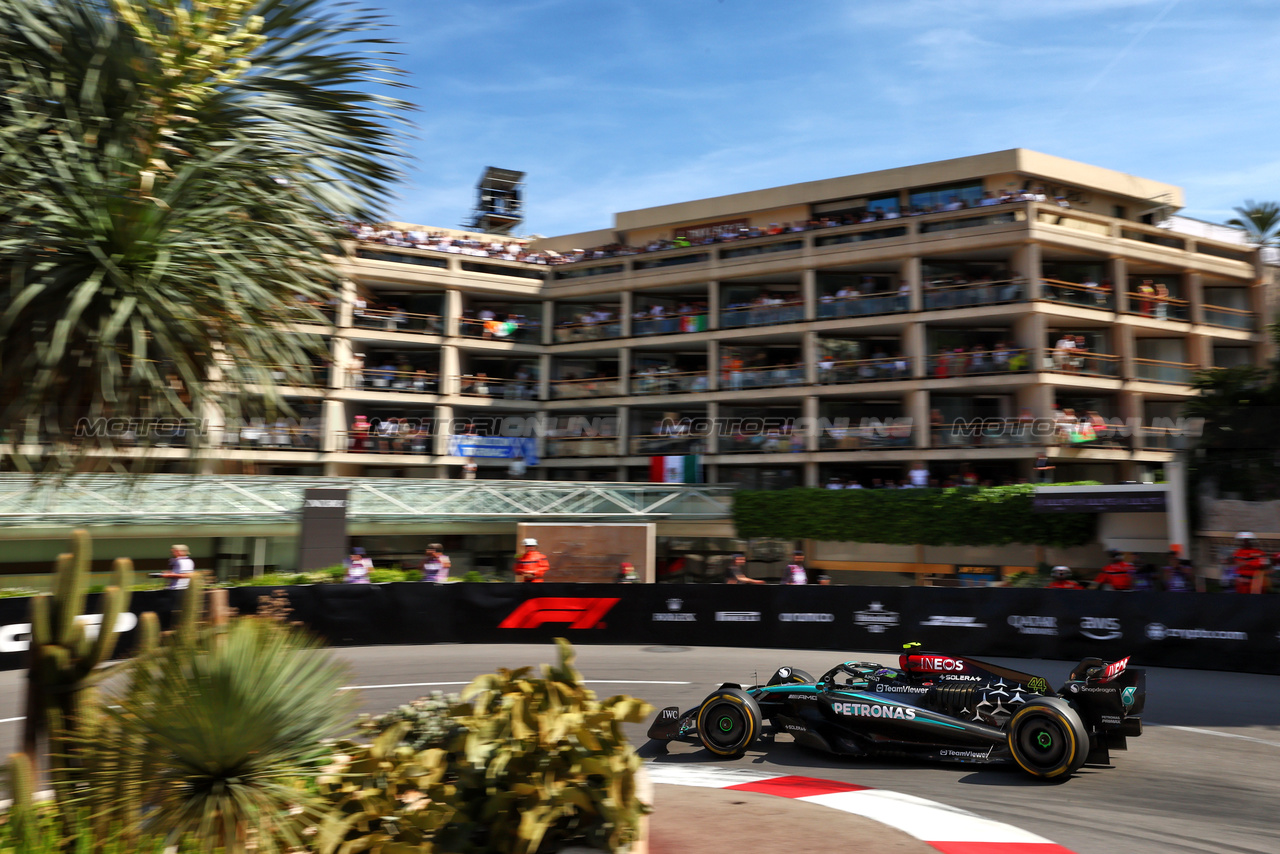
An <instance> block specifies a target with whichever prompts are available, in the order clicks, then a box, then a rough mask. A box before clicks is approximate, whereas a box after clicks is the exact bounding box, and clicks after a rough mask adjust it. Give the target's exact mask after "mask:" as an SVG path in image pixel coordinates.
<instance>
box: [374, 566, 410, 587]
mask: <svg viewBox="0 0 1280 854" xmlns="http://www.w3.org/2000/svg"><path fill="white" fill-rule="evenodd" d="M369 580H370V581H372V582H373V583H374V584H387V583H390V582H393V581H406V580H408V579H406V578H405V574H404V572H403V571H401V570H399V569H375V570H373V571H372V572H370V573H369Z"/></svg>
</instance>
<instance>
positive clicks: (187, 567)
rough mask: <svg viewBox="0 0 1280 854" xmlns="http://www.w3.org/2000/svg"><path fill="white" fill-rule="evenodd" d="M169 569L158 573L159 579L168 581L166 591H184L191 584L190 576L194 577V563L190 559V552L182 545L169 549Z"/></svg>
mask: <svg viewBox="0 0 1280 854" xmlns="http://www.w3.org/2000/svg"><path fill="white" fill-rule="evenodd" d="M169 555H170V557H169V569H168V571H167V572H162V573H160V577H161V578H167V579H169V582H168V583H167V584H166V585H165V589H166V590H186V589H187V587H188V586H190V584H191V576H193V575H195V572H196V562H195V561H193V560H192V559H191V550H190V549H188V548H187V547H186V546H184V545H182V544H180V543H179V544H176V545H173V546H170V547H169Z"/></svg>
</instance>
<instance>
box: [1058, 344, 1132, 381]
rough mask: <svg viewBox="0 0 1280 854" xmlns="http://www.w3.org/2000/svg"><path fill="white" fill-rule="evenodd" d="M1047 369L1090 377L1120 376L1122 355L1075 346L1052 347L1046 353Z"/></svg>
mask: <svg viewBox="0 0 1280 854" xmlns="http://www.w3.org/2000/svg"><path fill="white" fill-rule="evenodd" d="M1044 361H1045V365H1044V369H1045V370H1046V371H1053V372H1055V373H1060V374H1081V375H1083V376H1090V377H1119V376H1120V357H1119V356H1113V355H1111V354H1110V353H1092V352H1090V351H1088V350H1077V349H1075V348H1072V349H1067V348H1065V347H1064V348H1062V349H1060V350H1059V349H1056V348H1050V349H1049V350H1047V351H1046V353H1045V359H1044Z"/></svg>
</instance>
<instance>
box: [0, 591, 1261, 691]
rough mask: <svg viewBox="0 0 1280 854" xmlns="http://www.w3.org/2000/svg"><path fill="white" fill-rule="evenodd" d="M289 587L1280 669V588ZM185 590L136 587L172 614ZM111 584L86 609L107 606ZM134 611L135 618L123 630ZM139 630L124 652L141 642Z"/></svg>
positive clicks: (962, 649)
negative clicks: (1275, 591) (1267, 591)
mask: <svg viewBox="0 0 1280 854" xmlns="http://www.w3.org/2000/svg"><path fill="white" fill-rule="evenodd" d="M277 589H279V590H284V591H285V593H286V594H287V595H288V599H289V605H290V607H291V608H292V609H293V613H292V614H291V615H290V616H289V619H290V620H296V621H299V622H301V623H303V624H304V625H306V626H307V627H308V628H309V629H310V630H311V631H313V632H314V633H316V634H317V635H319V636H320V637H322V638H324V639H325V641H327V642H328V643H329V644H332V645H334V646H364V645H375V644H431V643H545V642H547V641H549V640H550V639H551V638H554V637H558V636H563V637H567V638H569V639H570V640H572V641H575V642H577V643H606V644H636V645H664V646H729V647H734V646H741V647H770V648H778V649H830V650H846V651H850V652H852V651H855V650H859V651H873V652H874V651H883V652H897V651H900V650H901V649H902V644H903V643H906V642H909V641H919V642H920V643H921V644H922V645H923V648H924V649H925V650H935V651H945V652H947V653H951V654H956V655H972V656H979V657H982V656H986V657H1011V658H1046V659H1055V660H1073V661H1078V660H1079V659H1081V658H1083V657H1085V656H1097V657H1099V658H1104V659H1107V660H1112V659H1115V658H1120V657H1123V656H1126V655H1130V656H1132V661H1133V663H1134V664H1143V665H1150V666H1157V667H1185V668H1196V669H1206V670H1235V671H1242V672H1249V673H1280V598H1276V597H1272V596H1241V595H1236V594H1213V595H1207V594H1192V593H1155V592H1151V593H1116V592H1111V591H1094V590H1079V591H1077V590H1043V589H1005V588H929V587H855V586H839V587H836V586H805V587H778V586H767V587H766V586H756V585H713V584H706V585H666V584H663V585H654V584H636V585H629V584H478V583H477V584H470V583H457V584H445V585H435V584H425V583H399V584H350V585H343V584H316V585H305V586H299V587H283V588H270V587H238V588H232V589H231V590H229V591H228V593H229V596H230V603H231V605H232V607H235V608H237V609H239V611H240V613H242V614H251V613H254V612H255V611H256V609H257V607H258V600H259V597H261V596H266V595H270V594H272V593H273V592H274V591H275V590H277ZM180 595H182V594H181V591H168V590H161V591H146V592H137V593H134V594H133V597H132V602H131V605H130V608H131V610H132V611H133V612H134V613H135V614H137V613H141V612H143V611H155V612H156V613H157V614H158V615H160V619H161V622H162V624H164V625H166V626H167V624H168V620H169V618H170V614H171V612H172V611H173V610H174V609H175V608H176V607H177V605H178V602H179V599H178V597H179V596H180ZM96 599H97V597H96V596H90V597H89V600H90V601H89V607H88V609H87V613H89V614H93V613H95V612H96V608H97V604H96V601H95V600H96ZM27 602H28V600H26V599H0V669H4V670H13V669H18V668H22V667H25V666H26V646H27V642H28V641H29V637H30V635H29V627H28V626H26V625H25V624H26V623H28V622H29V619H28V616H27V611H28V605H27ZM133 622H135V621H133V620H130V619H128V618H127V617H126V618H122V620H121V622H120V628H122V629H124V628H130V626H129V624H131V623H133ZM132 635H133V631H132V630H130V631H125V632H123V634H122V636H121V638H120V641H119V645H118V650H119V653H120V654H127V653H128V651H129V649H130V647H131V645H132Z"/></svg>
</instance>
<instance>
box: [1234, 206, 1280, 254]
mask: <svg viewBox="0 0 1280 854" xmlns="http://www.w3.org/2000/svg"><path fill="white" fill-rule="evenodd" d="M1235 212H1236V213H1238V214H1240V216H1238V217H1232V218H1231V219H1229V220H1227V225H1232V226H1235V227H1236V228H1243V229H1244V230H1245V233H1246V234H1247V235H1248V239H1249V242H1250V243H1252V244H1254V245H1255V246H1275V245H1276V244H1277V243H1280V204H1277V203H1276V202H1255V201H1254V200H1253V199H1246V200H1245V203H1244V207H1239V208H1236V209H1235Z"/></svg>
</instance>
